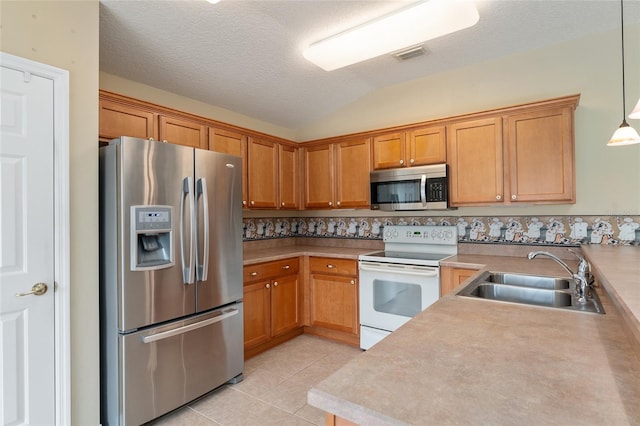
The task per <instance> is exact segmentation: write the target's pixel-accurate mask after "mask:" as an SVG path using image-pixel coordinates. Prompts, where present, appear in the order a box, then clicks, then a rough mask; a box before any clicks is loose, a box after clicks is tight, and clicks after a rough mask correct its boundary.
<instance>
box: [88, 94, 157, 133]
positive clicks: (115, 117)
mask: <svg viewBox="0 0 640 426" xmlns="http://www.w3.org/2000/svg"><path fill="white" fill-rule="evenodd" d="M99 115H100V135H99V138H100V141H102V142H108V141H110V140H111V139H114V138H117V137H120V136H132V137H134V138H142V139H149V138H154V139H158V132H157V128H158V125H157V122H158V114H155V113H153V112H149V111H148V110H144V109H141V108H136V107H133V106H129V105H124V104H121V103H117V102H111V101H107V100H100V112H99Z"/></svg>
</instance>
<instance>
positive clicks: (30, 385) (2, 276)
mask: <svg viewBox="0 0 640 426" xmlns="http://www.w3.org/2000/svg"><path fill="white" fill-rule="evenodd" d="M53 88H54V84H53V81H52V80H50V79H47V78H44V77H39V76H36V75H31V74H30V73H28V72H22V71H16V70H14V69H9V68H7V67H5V66H4V65H3V66H2V68H1V84H0V97H1V101H2V103H1V109H0V115H1V121H0V125H1V140H0V179H1V180H0V197H1V198H0V200H1V203H2V211H1V213H0V236H1V240H2V244H1V246H0V327H1V328H0V349H1V358H0V368H1V374H2V375H1V386H2V390H1V392H0V416H1V417H2V418H1V420H2V424H3V425H9V424H10V425H20V424H38V425H52V424H55V423H56V417H55V415H56V413H55V396H56V392H55V373H56V372H55V365H56V364H55V358H56V357H55V356H54V355H55V346H54V337H55V333H54V332H55V327H54V324H55V321H54V320H55V318H54V312H55V309H54V278H55V277H54V262H55V258H54V242H55V241H54V231H55V228H54V223H55V218H54V126H53V123H54V101H53V99H54V97H53V96H54V90H53ZM38 283H43V284H44V285H46V286H47V289H46V291H44V293H42V294H27V293H29V292H31V291H34V290H37V287H35V286H36V285H38ZM21 294H23V295H21Z"/></svg>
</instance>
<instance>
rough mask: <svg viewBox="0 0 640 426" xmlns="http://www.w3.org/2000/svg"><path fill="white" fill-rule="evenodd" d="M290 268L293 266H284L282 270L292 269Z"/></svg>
mask: <svg viewBox="0 0 640 426" xmlns="http://www.w3.org/2000/svg"><path fill="white" fill-rule="evenodd" d="M290 268H291V266H289V265H284V266H283V267H282V269H290Z"/></svg>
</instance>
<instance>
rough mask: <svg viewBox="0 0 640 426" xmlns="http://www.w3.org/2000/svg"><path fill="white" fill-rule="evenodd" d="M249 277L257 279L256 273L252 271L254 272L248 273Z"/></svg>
mask: <svg viewBox="0 0 640 426" xmlns="http://www.w3.org/2000/svg"><path fill="white" fill-rule="evenodd" d="M249 275H251V276H252V277H257V276H258V273H257V272H255V271H254V272H252V273H250V274H249Z"/></svg>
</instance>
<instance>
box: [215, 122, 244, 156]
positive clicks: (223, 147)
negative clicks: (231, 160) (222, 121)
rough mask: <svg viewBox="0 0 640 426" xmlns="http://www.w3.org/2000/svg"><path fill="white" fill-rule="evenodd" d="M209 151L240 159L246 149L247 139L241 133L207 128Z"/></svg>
mask: <svg viewBox="0 0 640 426" xmlns="http://www.w3.org/2000/svg"><path fill="white" fill-rule="evenodd" d="M209 149H210V150H211V151H216V152H222V153H224V154H231V155H237V156H238V157H242V156H243V155H244V154H245V151H246V149H247V137H246V136H245V135H243V134H242V133H237V132H231V131H228V130H222V129H216V128H214V127H209Z"/></svg>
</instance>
